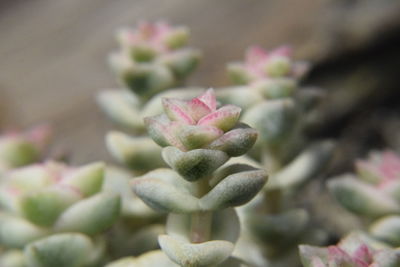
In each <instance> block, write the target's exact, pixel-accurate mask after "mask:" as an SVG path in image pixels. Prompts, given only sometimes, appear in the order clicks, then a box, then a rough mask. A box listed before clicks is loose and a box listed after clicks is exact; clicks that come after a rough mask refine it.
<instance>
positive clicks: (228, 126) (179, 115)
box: [145, 89, 253, 151]
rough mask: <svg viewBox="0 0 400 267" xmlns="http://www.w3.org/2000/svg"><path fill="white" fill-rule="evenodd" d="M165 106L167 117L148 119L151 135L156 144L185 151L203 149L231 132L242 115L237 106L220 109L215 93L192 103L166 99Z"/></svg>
mask: <svg viewBox="0 0 400 267" xmlns="http://www.w3.org/2000/svg"><path fill="white" fill-rule="evenodd" d="M162 104H163V108H164V111H165V114H166V115H167V116H155V117H150V118H145V124H146V125H147V129H148V131H149V134H150V136H151V137H152V138H153V140H154V141H155V142H156V143H157V144H159V145H161V146H169V145H170V146H175V147H178V148H179V149H181V150H182V151H186V150H192V149H197V148H204V147H206V146H207V145H209V144H211V143H212V142H213V141H215V140H216V139H218V138H219V137H221V136H222V135H223V134H224V133H226V132H228V131H230V130H232V129H233V128H234V127H235V125H236V124H237V122H238V119H239V116H240V111H241V109H240V108H239V107H237V106H234V105H226V106H223V107H220V108H219V109H217V101H216V97H215V93H214V91H213V90H212V89H209V90H207V91H206V92H205V93H204V94H203V95H201V96H199V97H196V98H193V99H191V100H179V99H170V98H164V99H163V100H162ZM249 138H252V139H253V136H251V137H250V136H249ZM227 142H228V141H227ZM243 142H245V140H243ZM249 143H251V144H252V143H253V141H252V142H249ZM219 146H223V144H220V145H219ZM244 147H247V146H244Z"/></svg>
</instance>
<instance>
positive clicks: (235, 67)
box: [228, 46, 308, 84]
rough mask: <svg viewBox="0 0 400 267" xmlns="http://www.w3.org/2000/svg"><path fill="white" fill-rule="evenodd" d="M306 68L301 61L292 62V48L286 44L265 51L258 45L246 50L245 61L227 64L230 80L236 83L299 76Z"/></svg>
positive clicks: (296, 77) (295, 77)
mask: <svg viewBox="0 0 400 267" xmlns="http://www.w3.org/2000/svg"><path fill="white" fill-rule="evenodd" d="M307 70H308V65H307V64H306V63H303V62H294V61H293V59H292V49H291V48H290V47H288V46H282V47H278V48H276V49H275V50H272V51H266V50H264V49H263V48H261V47H259V46H253V47H250V48H249V49H248V50H247V51H246V55H245V61H244V62H242V63H232V64H230V65H229V66H228V73H229V75H230V77H231V80H232V81H233V82H234V83H236V84H249V83H252V82H255V81H260V80H264V79H272V80H273V79H275V78H283V77H286V78H292V79H294V80H297V79H299V78H301V77H302V76H303V75H304V74H305V73H306V72H307Z"/></svg>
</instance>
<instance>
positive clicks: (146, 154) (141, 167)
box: [106, 132, 165, 171]
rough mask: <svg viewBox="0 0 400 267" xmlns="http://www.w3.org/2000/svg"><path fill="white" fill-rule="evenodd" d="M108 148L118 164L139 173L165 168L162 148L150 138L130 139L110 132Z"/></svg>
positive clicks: (119, 133)
mask: <svg viewBox="0 0 400 267" xmlns="http://www.w3.org/2000/svg"><path fill="white" fill-rule="evenodd" d="M106 144H107V148H108V150H109V151H110V153H111V154H112V155H113V157H114V158H115V159H116V160H118V162H120V163H123V164H125V165H127V167H128V168H131V169H133V170H137V171H149V170H152V169H155V168H159V167H163V166H165V163H164V161H163V159H162V157H161V147H159V146H158V145H157V144H155V143H154V141H153V140H151V139H150V138H148V137H144V136H142V137H130V136H128V135H126V134H124V133H121V132H110V133H108V134H107V138H106Z"/></svg>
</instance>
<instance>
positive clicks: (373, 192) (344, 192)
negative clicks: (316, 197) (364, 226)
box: [328, 150, 400, 246]
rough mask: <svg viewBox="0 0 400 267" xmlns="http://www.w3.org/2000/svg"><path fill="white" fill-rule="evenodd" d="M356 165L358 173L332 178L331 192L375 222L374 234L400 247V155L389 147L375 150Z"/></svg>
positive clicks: (348, 208)
mask: <svg viewBox="0 0 400 267" xmlns="http://www.w3.org/2000/svg"><path fill="white" fill-rule="evenodd" d="M355 167H356V173H355V174H345V175H342V176H340V177H336V178H334V179H332V180H331V181H330V182H329V184H328V185H329V189H330V192H331V193H332V194H333V196H334V197H335V199H336V200H337V201H338V203H339V204H340V205H341V206H343V207H344V208H345V209H347V210H348V211H350V212H351V213H353V214H355V215H357V216H360V218H366V219H369V221H373V223H372V224H371V225H370V233H371V234H372V235H373V236H375V237H376V238H378V239H380V240H382V241H385V242H387V243H389V244H391V245H393V246H400V239H399V233H400V157H399V156H398V155H397V154H396V153H394V152H392V151H389V150H387V151H383V152H372V153H370V155H369V158H368V159H367V160H357V161H356V163H355ZM374 220H375V221H374Z"/></svg>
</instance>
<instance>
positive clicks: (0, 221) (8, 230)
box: [0, 214, 48, 248]
mask: <svg viewBox="0 0 400 267" xmlns="http://www.w3.org/2000/svg"><path fill="white" fill-rule="evenodd" d="M47 234H48V233H47V231H46V229H44V228H41V227H39V226H37V225H34V224H32V223H30V222H28V221H26V220H24V219H21V218H17V217H11V216H7V215H5V214H1V215H0V244H2V245H4V246H6V247H8V248H23V247H24V246H25V245H26V244H28V243H30V242H32V241H34V240H36V239H39V238H41V237H44V236H45V235H47Z"/></svg>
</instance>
